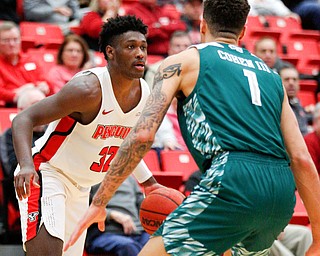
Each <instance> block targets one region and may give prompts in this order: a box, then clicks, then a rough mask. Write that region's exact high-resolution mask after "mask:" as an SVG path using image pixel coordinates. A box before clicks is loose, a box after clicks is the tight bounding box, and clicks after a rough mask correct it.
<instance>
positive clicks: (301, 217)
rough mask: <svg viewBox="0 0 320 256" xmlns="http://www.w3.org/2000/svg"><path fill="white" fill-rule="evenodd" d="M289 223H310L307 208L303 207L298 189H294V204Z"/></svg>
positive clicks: (305, 224)
mask: <svg viewBox="0 0 320 256" xmlns="http://www.w3.org/2000/svg"><path fill="white" fill-rule="evenodd" d="M290 223H291V224H299V225H304V226H307V225H308V224H309V223H310V221H309V217H308V214H307V210H306V208H305V207H304V204H303V202H302V200H301V198H300V195H299V193H298V191H296V206H295V208H294V213H293V216H292V219H291V220H290Z"/></svg>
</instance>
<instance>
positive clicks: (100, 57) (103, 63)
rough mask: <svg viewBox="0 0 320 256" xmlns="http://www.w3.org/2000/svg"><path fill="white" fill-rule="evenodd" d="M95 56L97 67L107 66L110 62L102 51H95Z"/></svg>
mask: <svg viewBox="0 0 320 256" xmlns="http://www.w3.org/2000/svg"><path fill="white" fill-rule="evenodd" d="M93 58H94V64H95V65H96V66H97V67H105V66H106V65H107V64H108V63H107V61H106V59H105V57H104V55H103V53H102V52H98V51H94V56H93Z"/></svg>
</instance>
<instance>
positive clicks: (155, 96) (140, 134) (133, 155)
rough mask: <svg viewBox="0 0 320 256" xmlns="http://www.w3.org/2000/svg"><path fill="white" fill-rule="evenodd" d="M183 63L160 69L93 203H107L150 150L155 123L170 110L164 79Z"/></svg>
mask: <svg viewBox="0 0 320 256" xmlns="http://www.w3.org/2000/svg"><path fill="white" fill-rule="evenodd" d="M180 74H181V64H180V63H179V64H173V65H170V66H168V67H166V68H164V69H163V72H161V71H160V70H158V71H157V73H156V75H155V78H154V88H153V91H152V93H151V95H150V96H149V98H148V101H147V103H146V106H145V108H144V110H143V112H142V115H141V117H140V118H139V120H138V122H137V124H136V125H135V127H134V128H133V129H132V131H131V132H130V133H129V134H128V136H127V138H126V139H125V140H124V142H123V143H122V144H121V147H120V148H119V150H118V152H117V155H116V157H115V158H114V159H113V161H112V164H111V166H110V167H109V170H108V171H107V174H106V176H105V178H104V180H103V181H102V183H101V185H100V188H99V190H98V191H97V193H96V195H95V196H94V198H93V201H92V203H93V204H94V205H96V206H105V205H107V203H108V202H109V200H110V199H111V197H112V195H113V194H114V192H115V191H116V190H117V188H118V187H119V186H120V184H121V183H122V182H123V181H124V180H125V179H126V178H127V177H128V176H129V175H130V174H131V173H132V171H133V169H134V168H135V167H136V166H137V165H138V163H139V162H140V160H141V159H142V157H143V156H144V155H145V154H146V153H147V152H148V150H149V149H150V147H151V145H152V143H153V136H150V134H149V132H150V131H153V132H152V133H155V127H158V126H159V125H160V123H161V122H162V120H163V118H164V116H165V114H166V112H167V110H168V107H169V105H168V103H167V96H166V94H165V93H163V92H162V86H163V80H164V79H169V78H171V77H173V76H174V75H177V76H180Z"/></svg>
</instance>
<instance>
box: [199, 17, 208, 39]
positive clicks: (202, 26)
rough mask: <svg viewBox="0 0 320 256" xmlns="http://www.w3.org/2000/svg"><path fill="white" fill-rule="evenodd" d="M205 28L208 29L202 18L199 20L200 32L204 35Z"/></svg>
mask: <svg viewBox="0 0 320 256" xmlns="http://www.w3.org/2000/svg"><path fill="white" fill-rule="evenodd" d="M207 29H208V25H207V22H206V20H205V19H203V18H202V19H201V22H200V34H201V35H204V34H205V33H206V32H207Z"/></svg>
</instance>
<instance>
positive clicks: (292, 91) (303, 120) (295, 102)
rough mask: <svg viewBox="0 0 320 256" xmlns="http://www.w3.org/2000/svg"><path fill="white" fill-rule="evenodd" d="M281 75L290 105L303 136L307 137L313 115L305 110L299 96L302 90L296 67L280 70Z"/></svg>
mask: <svg viewBox="0 0 320 256" xmlns="http://www.w3.org/2000/svg"><path fill="white" fill-rule="evenodd" d="M279 75H280V77H281V79H282V83H283V85H284V87H285V89H286V92H287V95H288V98H289V104H290V106H291V108H292V110H293V112H294V114H295V116H296V118H297V121H298V124H299V128H300V131H301V133H302V135H306V134H307V133H308V132H309V129H308V124H309V123H311V121H312V114H311V113H308V112H307V111H306V110H305V109H304V107H303V106H302V105H301V103H300V100H299V98H298V96H297V95H298V92H299V90H300V85H299V73H298V71H297V69H296V68H295V67H284V68H282V69H280V71H279Z"/></svg>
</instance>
